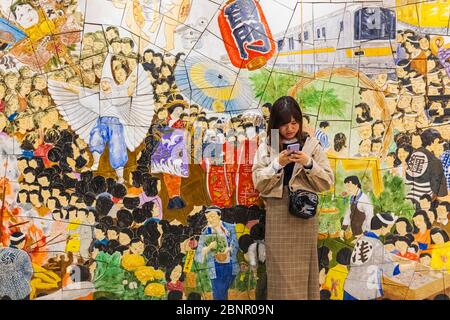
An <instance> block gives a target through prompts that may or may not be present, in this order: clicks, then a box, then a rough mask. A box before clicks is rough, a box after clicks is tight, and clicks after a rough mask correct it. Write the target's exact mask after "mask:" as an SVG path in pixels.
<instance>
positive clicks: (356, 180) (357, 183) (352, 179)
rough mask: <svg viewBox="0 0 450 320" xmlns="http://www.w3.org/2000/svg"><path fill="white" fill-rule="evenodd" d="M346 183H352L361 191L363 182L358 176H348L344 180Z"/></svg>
mask: <svg viewBox="0 0 450 320" xmlns="http://www.w3.org/2000/svg"><path fill="white" fill-rule="evenodd" d="M344 183H352V184H354V185H355V186H358V188H360V189H361V182H360V181H359V178H358V177H357V176H348V177H347V178H345V179H344Z"/></svg>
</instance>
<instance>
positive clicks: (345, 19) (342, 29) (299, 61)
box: [269, 3, 397, 75]
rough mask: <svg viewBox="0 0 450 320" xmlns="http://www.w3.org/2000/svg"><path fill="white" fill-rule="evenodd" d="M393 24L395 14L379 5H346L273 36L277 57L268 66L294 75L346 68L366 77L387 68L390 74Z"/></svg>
mask: <svg viewBox="0 0 450 320" xmlns="http://www.w3.org/2000/svg"><path fill="white" fill-rule="evenodd" d="M396 24H397V20H396V16H395V11H394V10H392V9H389V8H383V7H380V4H379V3H378V4H374V5H368V4H367V3H364V4H361V3H360V4H347V5H346V6H345V7H344V8H343V9H340V10H336V11H334V12H332V13H330V14H327V15H324V16H322V17H319V18H315V19H314V20H311V21H308V22H305V23H304V24H302V25H298V24H297V25H294V26H292V27H291V28H289V29H288V30H287V32H282V33H278V34H274V39H275V41H276V44H277V52H278V56H277V57H276V59H272V60H271V61H270V63H272V64H273V63H276V66H277V68H282V69H289V70H291V71H297V72H298V71H301V72H314V71H317V70H320V69H324V68H331V67H335V68H337V67H344V66H345V67H349V68H352V69H359V70H361V71H363V72H364V73H365V74H368V75H371V74H377V73H380V72H386V69H388V73H391V72H394V71H395V63H394V56H393V54H394V52H395V48H396V42H395V37H396V27H397V26H396ZM270 63H269V65H270Z"/></svg>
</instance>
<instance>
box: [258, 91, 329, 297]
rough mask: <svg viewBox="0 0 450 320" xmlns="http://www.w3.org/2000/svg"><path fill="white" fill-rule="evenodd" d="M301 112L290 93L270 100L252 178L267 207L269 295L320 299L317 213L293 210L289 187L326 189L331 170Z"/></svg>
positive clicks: (293, 189)
mask: <svg viewBox="0 0 450 320" xmlns="http://www.w3.org/2000/svg"><path fill="white" fill-rule="evenodd" d="M302 118H303V117H302V112H301V110H300V106H299V105H298V103H297V102H296V101H295V99H294V98H292V97H288V96H285V97H281V98H279V99H278V100H277V101H276V102H275V103H274V104H273V106H272V111H271V114H270V119H269V125H268V131H267V137H268V138H267V141H266V142H263V143H261V144H260V146H259V148H258V151H257V153H256V155H255V159H254V163H253V182H254V184H255V187H256V189H257V190H258V191H259V192H260V196H261V197H262V198H263V199H264V202H265V207H266V236H265V243H266V257H267V258H266V267H267V281H268V283H267V298H268V299H269V300H273V299H276V300H283V299H290V300H306V299H307V300H318V299H319V269H318V256H317V235H318V221H317V217H313V218H310V219H302V218H298V217H295V216H293V215H291V214H290V212H289V189H290V190H291V191H296V190H299V189H302V190H306V191H310V192H315V193H319V192H324V191H327V190H329V189H330V188H331V186H332V185H333V184H334V176H333V171H332V170H331V168H330V164H329V161H328V158H327V156H326V153H325V151H324V150H323V149H322V147H321V146H320V143H319V141H318V140H317V139H316V138H314V137H310V136H309V135H308V134H307V133H306V132H304V131H303V130H302ZM272 131H273V132H272ZM271 140H273V141H271ZM292 144H299V146H298V147H299V148H298V149H299V151H292V150H288V149H290V148H289V147H288V146H289V145H292ZM280 151H281V152H280Z"/></svg>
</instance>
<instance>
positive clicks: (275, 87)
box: [250, 69, 299, 103]
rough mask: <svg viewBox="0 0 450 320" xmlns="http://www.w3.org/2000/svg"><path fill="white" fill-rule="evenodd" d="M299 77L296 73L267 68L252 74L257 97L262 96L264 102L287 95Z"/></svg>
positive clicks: (271, 101) (251, 79)
mask: <svg viewBox="0 0 450 320" xmlns="http://www.w3.org/2000/svg"><path fill="white" fill-rule="evenodd" d="M298 79H299V78H298V76H296V75H294V74H288V73H277V72H272V73H271V72H269V71H268V70H266V69H262V70H261V71H259V72H255V73H252V75H251V76H250V81H251V83H252V88H253V91H254V92H255V96H256V98H261V99H262V101H263V102H270V103H273V102H274V101H275V100H277V99H278V98H279V97H281V96H284V95H286V94H287V93H288V91H289V89H290V88H292V86H293V85H295V83H296V82H297V81H298Z"/></svg>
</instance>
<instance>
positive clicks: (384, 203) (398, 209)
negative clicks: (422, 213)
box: [370, 172, 415, 219]
mask: <svg viewBox="0 0 450 320" xmlns="http://www.w3.org/2000/svg"><path fill="white" fill-rule="evenodd" d="M383 185H384V190H383V191H382V192H381V194H380V196H379V197H376V196H375V195H374V194H373V192H371V193H370V196H371V198H372V203H373V206H374V212H375V213H378V212H382V211H388V212H392V213H393V214H395V215H396V216H402V217H406V218H408V219H411V218H412V216H413V214H414V212H415V210H414V205H413V204H412V203H411V201H409V200H407V199H405V197H406V192H405V184H404V181H403V179H402V178H401V177H398V176H394V175H392V174H391V173H390V172H387V173H385V174H384V175H383Z"/></svg>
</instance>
